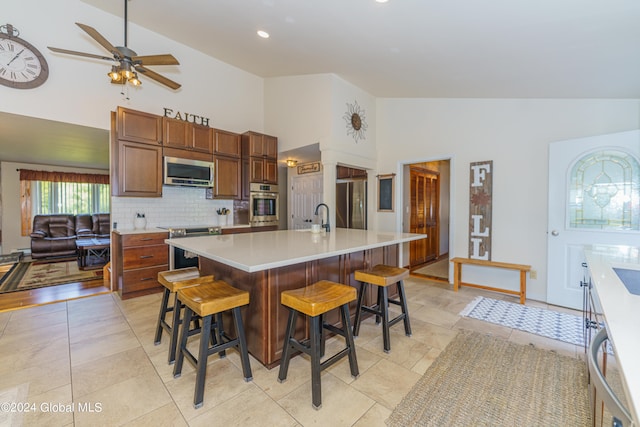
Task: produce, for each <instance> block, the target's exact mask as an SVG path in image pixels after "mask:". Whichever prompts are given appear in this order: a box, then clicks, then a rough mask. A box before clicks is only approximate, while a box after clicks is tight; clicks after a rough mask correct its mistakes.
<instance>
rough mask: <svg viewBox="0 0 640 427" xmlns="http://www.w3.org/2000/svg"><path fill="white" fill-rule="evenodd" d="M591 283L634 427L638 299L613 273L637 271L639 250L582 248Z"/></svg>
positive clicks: (639, 377) (639, 395) (639, 356)
mask: <svg viewBox="0 0 640 427" xmlns="http://www.w3.org/2000/svg"><path fill="white" fill-rule="evenodd" d="M585 255H586V259H587V265H588V267H589V272H590V275H591V279H592V283H593V286H594V289H595V292H596V295H597V297H598V300H599V302H600V305H601V310H602V314H603V316H604V319H605V325H606V328H607V333H608V335H609V339H610V341H611V343H612V345H613V349H614V353H615V358H616V361H617V365H618V368H619V371H620V374H621V377H622V385H623V388H624V391H625V394H626V398H627V399H626V400H627V405H628V406H627V409H628V410H629V412H630V413H631V416H632V418H633V420H634V423H635V424H634V425H638V422H639V421H640V418H638V413H639V412H638V411H639V410H640V332H639V329H638V315H639V313H640V295H634V294H631V293H630V292H629V291H628V290H627V288H626V287H625V285H624V283H623V282H622V280H621V279H620V277H619V276H618V274H616V271H615V270H614V269H616V268H622V269H626V270H636V271H638V280H640V248H637V247H631V246H605V245H600V246H598V245H593V246H589V247H587V248H585Z"/></svg>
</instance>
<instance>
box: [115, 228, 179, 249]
mask: <svg viewBox="0 0 640 427" xmlns="http://www.w3.org/2000/svg"><path fill="white" fill-rule="evenodd" d="M168 238H169V233H164V232H159V233H140V234H124V235H123V236H122V246H123V247H125V248H126V247H131V246H146V245H160V244H164V240H165V239H168Z"/></svg>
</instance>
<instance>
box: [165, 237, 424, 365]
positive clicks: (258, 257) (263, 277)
mask: <svg viewBox="0 0 640 427" xmlns="http://www.w3.org/2000/svg"><path fill="white" fill-rule="evenodd" d="M426 237H427V236H426V235H424V234H415V233H400V232H384V231H373V230H354V229H342V228H338V229H335V230H334V231H331V232H329V233H325V232H323V233H311V232H309V231H296V230H279V231H267V232H262V233H247V234H235V235H220V236H203V237H189V238H180V239H167V240H166V241H165V242H166V243H167V244H168V245H170V246H175V247H179V248H181V249H184V250H185V251H189V252H192V253H194V254H196V255H198V256H199V257H200V270H201V271H202V273H203V274H213V275H214V276H215V278H216V279H217V280H224V281H226V282H227V283H229V284H230V285H232V286H235V287H237V288H239V289H242V290H246V291H248V292H249V293H250V302H249V305H248V306H247V307H246V308H245V309H243V318H244V323H245V332H246V335H247V343H248V348H249V352H250V353H251V354H252V355H253V356H254V357H255V358H256V359H257V360H258V361H260V363H262V364H263V365H265V366H266V367H268V368H272V367H274V366H277V365H278V364H279V361H280V356H281V353H282V343H283V340H284V332H285V328H286V321H287V315H288V310H287V309H286V308H285V307H283V306H282V305H281V304H280V293H281V292H282V291H285V290H290V289H298V288H301V287H304V286H309V285H311V284H313V283H315V282H317V281H319V280H331V281H334V282H338V283H344V284H347V285H351V286H354V287H356V288H357V289H359V284H358V282H356V281H355V280H354V278H353V272H354V271H355V270H359V269H364V268H369V267H373V266H374V265H376V264H389V265H398V260H399V253H400V249H399V246H400V244H403V243H408V242H411V241H413V240H419V239H424V238H426ZM374 298H375V295H373V292H370V293H369V295H367V297H366V303H371V302H372V301H373V299H374ZM352 305H353V306H352V307H350V312H351V315H352V317H353V316H354V315H355V302H354V304H352ZM326 320H327V321H328V322H330V323H337V322H338V321H339V316H338V315H337V313H329V314H328V315H327V319H326ZM306 335H307V327H306V322H305V323H304V324H303V322H298V325H297V336H298V337H299V338H303V337H305V336H306Z"/></svg>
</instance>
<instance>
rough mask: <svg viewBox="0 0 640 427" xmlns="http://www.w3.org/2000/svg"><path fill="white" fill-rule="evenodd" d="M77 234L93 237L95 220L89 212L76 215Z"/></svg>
mask: <svg viewBox="0 0 640 427" xmlns="http://www.w3.org/2000/svg"><path fill="white" fill-rule="evenodd" d="M76 236H78V237H79V238H82V237H93V221H92V219H91V215H89V214H79V215H76Z"/></svg>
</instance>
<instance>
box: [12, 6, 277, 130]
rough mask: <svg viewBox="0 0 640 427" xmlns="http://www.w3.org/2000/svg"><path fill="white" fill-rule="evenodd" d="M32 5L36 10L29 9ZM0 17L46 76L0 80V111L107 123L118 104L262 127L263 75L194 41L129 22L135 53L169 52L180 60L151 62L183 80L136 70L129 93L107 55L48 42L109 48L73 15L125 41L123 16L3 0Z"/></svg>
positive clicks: (221, 124) (235, 126) (236, 126)
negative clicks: (170, 83)
mask: <svg viewBox="0 0 640 427" xmlns="http://www.w3.org/2000/svg"><path fill="white" fill-rule="evenodd" d="M34 11H37V13H34ZM2 13H3V18H2V19H3V24H4V23H6V22H9V23H11V24H12V25H13V26H14V27H16V28H18V30H19V31H20V37H21V38H23V39H25V40H27V41H28V42H30V43H31V44H33V45H34V46H35V47H36V48H37V49H38V50H40V52H42V54H43V55H44V56H45V58H46V60H47V62H48V63H49V68H50V71H49V79H48V80H47V81H46V82H45V83H44V84H43V85H42V86H40V87H38V88H35V89H30V90H17V89H11V88H8V87H5V86H0V111H5V112H10V113H14V114H21V115H25V116H33V117H39V118H45V119H50V120H56V121H60V122H67V123H73V124H80V125H84V126H91V127H96V128H100V129H109V111H113V110H115V108H116V107H117V106H118V105H122V106H126V107H130V108H133V109H136V110H140V111H146V112H149V113H153V114H159V115H162V114H163V107H167V108H171V109H173V110H174V111H181V112H189V113H191V114H196V115H199V116H203V117H208V118H210V123H209V124H210V126H212V127H218V128H221V129H225V130H229V131H233V132H244V131H246V130H256V131H263V126H264V122H263V119H264V113H263V111H264V110H263V107H264V94H263V79H261V78H259V77H257V76H255V75H252V74H249V73H246V72H244V71H242V70H240V69H238V68H235V67H232V66H230V65H228V64H225V63H223V62H221V61H218V60H216V59H214V58H212V57H210V56H206V55H204V54H202V53H200V52H198V51H196V50H194V49H191V48H189V47H187V46H184V45H182V44H180V43H177V42H175V41H173V40H170V39H168V38H165V37H163V36H161V35H158V34H156V33H152V32H150V31H148V30H146V29H144V28H142V27H139V26H137V25H135V24H133V23H131V22H130V23H129V34H128V44H129V47H130V48H132V49H134V50H135V51H136V52H137V53H138V54H140V55H152V54H162V53H171V54H172V55H174V56H175V57H176V58H177V59H178V61H180V65H179V66H156V67H151V68H152V69H153V70H154V71H156V72H159V73H160V74H162V75H165V76H166V77H168V78H170V79H172V80H175V81H177V82H178V83H181V84H182V88H180V89H179V90H177V91H173V90H171V89H168V88H166V87H165V86H162V85H160V84H158V83H156V82H154V81H152V80H150V79H148V78H144V77H141V81H142V86H141V87H139V88H133V87H131V88H130V89H128V90H129V93H128V94H129V98H130V99H129V100H126V99H125V97H124V96H122V95H121V94H120V92H121V90H122V88H121V86H119V85H112V84H111V83H110V82H109V78H108V77H107V75H106V74H107V72H108V71H109V69H110V66H111V64H112V63H111V62H109V61H100V60H94V59H86V58H80V57H74V56H70V55H63V54H56V53H53V52H51V51H50V50H49V49H47V46H54V47H59V48H63V49H69V50H75V51H80V52H87V53H94V54H105V55H106V54H108V53H107V52H106V51H105V50H104V49H103V48H102V47H100V46H99V45H98V44H97V43H96V42H95V41H94V40H93V39H91V38H90V37H89V36H88V35H87V34H86V33H85V32H84V31H82V30H81V29H80V28H79V27H78V26H76V25H75V22H81V23H83V24H87V25H89V26H92V27H94V28H95V29H96V30H97V31H98V32H99V33H100V34H102V35H103V36H104V37H105V38H107V40H109V41H111V42H112V43H113V44H114V45H121V44H122V43H123V20H122V18H119V17H117V16H114V15H110V14H108V13H105V12H103V11H101V10H99V9H96V8H94V7H92V6H89V5H87V4H85V3H83V2H81V1H79V0H57V1H44V0H22V1H10V2H4V3H3V7H2Z"/></svg>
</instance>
